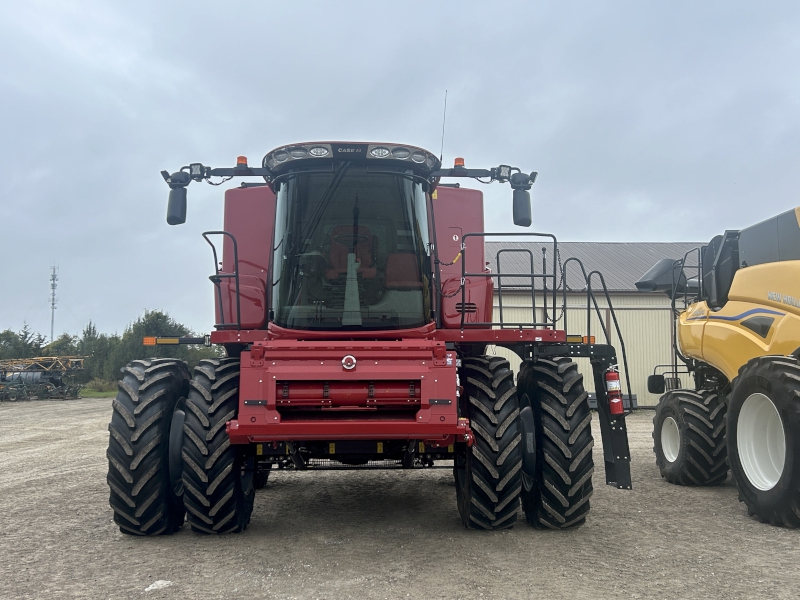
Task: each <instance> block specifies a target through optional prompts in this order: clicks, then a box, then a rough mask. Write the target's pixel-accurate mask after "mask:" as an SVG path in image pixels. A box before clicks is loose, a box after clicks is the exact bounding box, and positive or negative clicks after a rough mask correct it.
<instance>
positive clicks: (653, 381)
mask: <svg viewBox="0 0 800 600" xmlns="http://www.w3.org/2000/svg"><path fill="white" fill-rule="evenodd" d="M665 387H666V382H665V381H664V376H663V375H650V376H649V377H648V378H647V391H648V392H650V393H651V394H663V393H664V389H665Z"/></svg>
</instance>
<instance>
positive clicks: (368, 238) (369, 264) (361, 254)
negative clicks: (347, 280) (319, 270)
mask: <svg viewBox="0 0 800 600" xmlns="http://www.w3.org/2000/svg"><path fill="white" fill-rule="evenodd" d="M357 235H358V236H359V240H358V244H356V261H357V262H359V263H361V264H360V265H359V267H358V274H359V275H361V277H363V278H364V279H374V278H375V276H376V275H377V274H378V270H377V269H376V268H375V263H374V260H373V256H374V255H375V248H376V246H377V240H376V239H375V236H373V235H372V232H371V231H370V230H369V228H368V227H364V226H363V225H359V226H358V234H357ZM352 236H353V226H352V225H337V226H336V227H334V228H333V229H331V251H330V255H329V257H328V264H329V266H328V268H327V269H326V270H325V279H328V280H334V279H338V277H339V275H342V274H345V275H346V274H347V255H348V253H349V252H350V248H349V245H348V243H347V242H349V241H350V239H351V238H352ZM337 237H338V238H339V240H340V241H337V239H336V238H337ZM343 238H344V239H343ZM362 239H365V241H361V240H362ZM343 241H344V242H345V243H343Z"/></svg>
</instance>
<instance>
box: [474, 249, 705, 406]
mask: <svg viewBox="0 0 800 600" xmlns="http://www.w3.org/2000/svg"><path fill="white" fill-rule="evenodd" d="M700 245H701V243H698V242H559V244H558V248H559V254H560V258H561V263H563V262H564V261H566V260H567V259H568V258H572V257H574V258H577V259H579V260H580V261H581V262H582V263H583V265H584V266H585V268H586V271H587V272H589V271H593V270H598V271H600V272H601V273H603V275H604V277H605V282H606V286H607V287H608V291H609V296H610V298H611V303H612V306H613V308H614V310H615V312H616V315H617V320H618V322H619V326H620V330H621V332H622V336H623V338H624V340H625V346H626V350H627V355H628V368H629V371H630V382H631V392H632V393H633V394H634V396H635V400H636V404H637V405H638V406H640V407H655V405H656V404H657V402H658V396H657V395H654V394H648V393H647V376H648V375H650V374H651V373H652V372H653V367H654V365H659V364H668V363H669V362H670V360H671V358H670V348H671V347H672V345H671V344H672V342H671V336H672V317H671V315H670V299H669V298H668V297H667V296H666V295H665V294H662V293H653V294H646V293H642V292H638V291H637V290H636V286H635V285H634V283H635V282H636V280H637V279H639V278H640V277H641V276H642V275H644V273H646V272H647V271H648V270H649V269H650V267H652V266H653V265H654V264H655V263H656V261H658V260H660V259H662V258H673V259H681V258H683V257H684V255H685V254H686V253H687V252H688V251H690V250H691V249H693V248H697V247H698V246H700ZM544 247H545V244H540V243H536V242H488V241H487V243H486V260H487V263H488V264H487V267H488V268H490V269H491V270H492V271H493V272H495V273H503V274H505V273H510V274H511V273H531V272H532V271H531V260H533V261H534V269H535V271H539V272H541V265H542V260H543V258H546V259H547V260H548V262H551V261H552V257H545V256H544V252H543V250H544ZM498 258H499V260H500V263H499V264H498ZM502 279H503V281H502V293H498V288H499V287H500V286H497V285H496V286H495V293H494V321H495V322H499V321H501V320H502V321H505V322H517V323H522V322H530V321H531V320H533V316H534V315H533V312H532V307H533V305H534V303H533V298H532V297H531V290H530V289H524V288H523V287H522V284H524V283H526V282H529V281H530V279H528V280H527V281H526V280H525V279H522V278H516V279H515V278H513V277H508V278H506V277H505V276H504V277H503V278H502ZM515 282H519V283H520V287H519V288H515V287H514V283H515ZM495 283H496V284H497V282H495ZM567 285H568V286H569V288H568V289H569V290H570V291H568V292H567V305H568V306H569V308H570V310H569V321H568V323H567V333H568V334H580V335H586V333H587V329H591V335H593V336H595V337H596V339H597V342H598V343H601V342H602V341H603V340H602V338H603V332H602V327H601V323H600V321H599V318H598V317H597V315H596V314H595V312H594V310H592V311H591V313H590V322H588V323H587V318H586V315H587V312H586V291H585V290H586V286H585V279H584V277H583V275H582V274H581V272H580V269H579V267H578V266H577V264H576V263H574V262H572V263H570V264H569V265H568V267H567ZM592 286H593V288H595V291H596V295H597V301H598V304H599V306H600V315H601V316H602V318H603V321H604V323H603V324H604V325H605V326H606V329H607V330H608V331H609V332H611V338H610V340H609V341H610V343H611V344H613V345H614V346H615V347H616V348H617V353H618V357H619V359H620V371H621V374H622V377H623V381H624V369H623V365H622V353H621V348H620V345H619V339H618V338H617V336H616V334H615V332H614V326H613V323H612V322H611V311H610V310H608V308H607V303H606V301H605V299H604V297H603V294H602V290H598V289H596V288H597V282H596V280H595V281H593V284H592ZM535 294H536V310H537V319H538V320H541V314H540V312H541V311H542V310H543V302H542V292H541V290H540V289H539V290H537V291H536V292H535ZM551 294H552V292H551ZM551 297H552V295H551ZM551 309H552V308H551ZM558 309H559V311H560V305H559V307H558ZM501 311H502V319H501ZM492 351H494V352H495V353H496V354H497V355H499V356H505V357H507V358H508V359H509V361H510V362H511V366H512V368H513V369H514V370H515V371H516V369H517V367H518V366H519V362H520V360H519V358H518V357H517V356H516V355H515V354H513V353H511V352H509V351H507V350H504V349H503V348H500V347H497V348H491V347H490V348H489V351H488V352H489V353H491V352H492ZM577 362H578V363H579V365H580V370H581V373H583V374H584V385H585V386H586V389H587V390H589V391H590V392H594V383H593V381H592V377H591V373H592V369H591V366H590V365H589V360H588V359H577ZM683 383H684V385H690V384H691V382H690V381H688V380H687V381H684V382H683ZM623 391H624V392H625V393H626V394H627V390H625V389H624V383H623Z"/></svg>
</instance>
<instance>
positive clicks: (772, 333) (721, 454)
mask: <svg viewBox="0 0 800 600" xmlns="http://www.w3.org/2000/svg"><path fill="white" fill-rule="evenodd" d="M799 223H800V209H795V210H790V211H788V212H785V213H783V214H781V215H778V216H777V217H773V218H772V219H769V220H767V221H764V222H763V223H759V224H757V225H753V226H752V227H748V228H747V229H743V230H741V231H726V232H725V234H724V235H718V236H716V237H715V238H714V239H712V240H711V241H710V242H709V244H708V245H707V246H703V247H701V248H698V249H696V250H694V251H692V252H690V253H688V254H687V255H686V256H685V257H683V258H682V259H680V260H672V259H663V260H661V261H659V262H658V263H656V265H655V266H654V267H653V268H652V269H651V270H650V271H648V272H647V273H646V274H645V275H644V276H643V277H642V278H641V279H640V280H639V281H638V282H637V284H636V285H637V287H638V288H639V289H640V290H641V291H646V292H653V291H662V292H666V293H667V294H668V295H670V297H672V299H673V305H672V308H673V313H674V315H675V331H676V336H675V340H676V343H675V344H673V360H672V364H671V365H660V366H659V367H656V370H655V372H654V374H653V375H651V376H650V378H649V379H648V389H649V391H650V393H655V394H663V396H662V397H661V399H660V400H659V403H658V407H657V409H656V415H655V419H654V431H653V437H654V438H655V447H654V450H655V453H656V462H657V464H658V466H659V469H660V470H661V474H662V476H663V477H664V478H666V479H667V481H669V482H671V483H677V484H681V485H717V484H719V483H722V482H723V481H725V479H726V478H727V476H728V470H729V469H730V471H731V473H732V474H733V479H734V481H735V482H736V486H737V487H738V489H739V499H740V500H741V501H743V502H744V503H745V504H746V505H747V509H748V512H749V513H750V514H751V515H754V516H756V517H757V518H759V519H760V520H762V521H764V522H768V523H772V524H773V525H785V526H789V527H800V287H799V286H798V281H800V225H799ZM682 376H683V379H682ZM687 376H689V377H691V378H692V379H693V380H694V381H693V382H694V385H693V386H692V387H691V388H688V389H684V388H683V380H684V379H687Z"/></svg>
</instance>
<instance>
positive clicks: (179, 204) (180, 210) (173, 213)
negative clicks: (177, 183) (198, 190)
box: [167, 187, 186, 225]
mask: <svg viewBox="0 0 800 600" xmlns="http://www.w3.org/2000/svg"><path fill="white" fill-rule="evenodd" d="M167 223H169V224H170V225H180V224H181V223H186V188H185V187H175V188H172V189H171V190H170V191H169V203H168V204H167Z"/></svg>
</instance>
